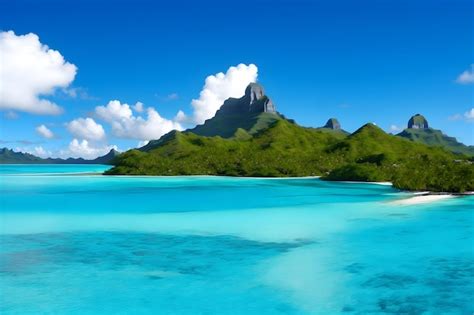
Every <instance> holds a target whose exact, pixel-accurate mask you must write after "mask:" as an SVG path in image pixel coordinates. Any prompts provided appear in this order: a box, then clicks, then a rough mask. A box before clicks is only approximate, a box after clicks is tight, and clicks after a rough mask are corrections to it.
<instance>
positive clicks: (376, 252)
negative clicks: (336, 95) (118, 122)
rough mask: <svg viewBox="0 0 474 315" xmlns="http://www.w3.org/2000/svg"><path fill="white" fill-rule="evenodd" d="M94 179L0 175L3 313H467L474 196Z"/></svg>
mask: <svg viewBox="0 0 474 315" xmlns="http://www.w3.org/2000/svg"><path fill="white" fill-rule="evenodd" d="M105 169H107V166H101V165H79V166H78V165H26V166H21V165H4V166H0V314H472V313H473V312H474V302H473V301H474V299H473V297H474V197H459V198H452V199H447V200H443V201H439V202H434V203H430V204H424V205H410V206H400V205H395V204H393V203H392V202H393V201H394V200H398V199H402V198H408V197H409V196H410V194H408V193H402V192H399V191H397V190H395V189H393V188H391V187H390V186H382V185H375V184H354V183H330V182H324V181H321V180H318V179H248V178H226V177H220V178H217V177H109V176H102V175H99V174H100V172H101V171H103V170H105ZM94 173H96V174H94Z"/></svg>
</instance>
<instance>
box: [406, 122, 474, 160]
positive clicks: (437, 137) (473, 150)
mask: <svg viewBox="0 0 474 315" xmlns="http://www.w3.org/2000/svg"><path fill="white" fill-rule="evenodd" d="M398 136H400V137H403V138H406V139H409V140H412V141H415V142H418V143H423V144H427V145H431V146H438V147H443V148H445V149H446V150H449V151H451V152H454V153H461V154H465V155H470V156H474V147H473V146H467V145H464V144H462V143H460V142H458V141H457V140H456V138H453V137H449V136H447V135H445V134H443V133H442V132H441V130H436V129H432V128H426V129H414V128H407V129H405V130H403V131H402V132H401V133H399V134H398Z"/></svg>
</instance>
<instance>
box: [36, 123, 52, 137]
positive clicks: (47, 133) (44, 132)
mask: <svg viewBox="0 0 474 315" xmlns="http://www.w3.org/2000/svg"><path fill="white" fill-rule="evenodd" d="M36 132H37V133H38V134H39V135H40V136H42V137H44V138H46V139H51V138H53V137H54V133H53V132H52V131H51V130H49V128H48V127H46V126H45V125H40V126H38V127H36Z"/></svg>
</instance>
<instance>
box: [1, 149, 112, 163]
mask: <svg viewBox="0 0 474 315" xmlns="http://www.w3.org/2000/svg"><path fill="white" fill-rule="evenodd" d="M119 154H120V153H119V152H118V151H117V150H115V149H111V150H110V151H109V152H108V153H107V154H105V155H102V156H99V157H97V158H95V159H91V160H87V159H83V158H67V159H61V158H40V157H38V156H36V155H33V154H31V153H26V152H16V151H14V150H12V149H8V148H0V164H112V161H113V159H114V158H115V157H117V156H118V155H119Z"/></svg>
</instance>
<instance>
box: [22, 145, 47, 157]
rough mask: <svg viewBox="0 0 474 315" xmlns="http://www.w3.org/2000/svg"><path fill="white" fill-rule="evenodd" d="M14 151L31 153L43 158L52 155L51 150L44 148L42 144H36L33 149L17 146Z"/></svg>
mask: <svg viewBox="0 0 474 315" xmlns="http://www.w3.org/2000/svg"><path fill="white" fill-rule="evenodd" d="M15 151H17V152H24V153H29V154H33V155H35V156H38V157H40V158H43V159H45V158H48V157H50V156H51V155H52V153H51V151H48V150H45V149H44V148H43V147H42V146H37V147H34V148H33V149H31V148H21V147H17V148H16V149H15Z"/></svg>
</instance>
